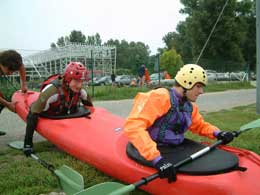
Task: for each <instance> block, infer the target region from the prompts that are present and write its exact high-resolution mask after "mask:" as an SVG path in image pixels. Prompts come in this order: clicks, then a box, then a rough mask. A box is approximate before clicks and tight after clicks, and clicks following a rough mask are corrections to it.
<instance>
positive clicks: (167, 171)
mask: <svg viewBox="0 0 260 195" xmlns="http://www.w3.org/2000/svg"><path fill="white" fill-rule="evenodd" d="M154 166H155V168H156V169H157V170H158V172H159V176H160V178H161V179H162V178H168V182H169V183H171V182H174V181H176V179H177V177H176V169H175V167H174V166H173V164H172V163H171V162H169V161H167V160H166V159H164V158H162V159H161V160H159V161H158V162H157V163H156V164H155V165H154Z"/></svg>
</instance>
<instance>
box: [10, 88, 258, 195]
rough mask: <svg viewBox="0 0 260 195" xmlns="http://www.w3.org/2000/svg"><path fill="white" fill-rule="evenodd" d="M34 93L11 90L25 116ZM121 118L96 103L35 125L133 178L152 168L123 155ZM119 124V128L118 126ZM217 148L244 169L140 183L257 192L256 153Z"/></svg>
mask: <svg viewBox="0 0 260 195" xmlns="http://www.w3.org/2000/svg"><path fill="white" fill-rule="evenodd" d="M38 95H39V93H37V92H30V93H29V94H25V95H24V94H22V93H20V92H16V93H15V94H14V95H13V101H17V102H18V103H17V104H16V111H17V114H18V115H19V116H20V117H21V118H22V119H23V120H25V118H26V115H27V113H28V107H29V105H30V104H31V103H32V102H33V101H35V100H36V98H37V97H38ZM124 121H125V120H124V119H123V118H121V117H119V116H116V115H113V114H111V113H109V112H108V111H106V110H105V109H102V108H96V109H95V112H94V113H93V114H92V115H91V119H88V118H74V119H63V120H51V119H45V118H40V120H39V123H38V126H37V131H38V132H39V133H40V134H41V135H42V136H43V137H45V138H46V139H47V140H49V141H50V142H51V143H53V144H55V145H56V146H57V147H59V148H60V149H62V150H63V151H65V152H67V153H69V154H70V155H72V156H74V157H76V158H77V159H79V160H81V161H84V162H86V163H88V164H91V165H93V166H95V167H96V168H97V169H99V170H101V171H103V172H104V173H106V174H108V175H110V176H112V177H114V178H117V179H119V180H121V181H124V182H126V183H134V182H136V181H138V180H140V178H142V177H146V176H149V175H151V174H153V173H155V170H154V169H152V168H149V167H144V166H142V165H140V164H137V163H136V162H134V161H132V160H131V159H129V158H128V157H127V155H126V152H125V148H126V144H127V142H128V140H127V138H126V137H125V136H124V134H123V133H122V127H123V124H124ZM120 128H121V129H120ZM222 149H224V150H227V151H230V152H232V153H234V154H236V155H237V156H238V158H239V164H240V166H243V167H247V168H248V169H247V171H246V172H241V171H232V172H229V173H225V174H218V175H210V176H189V175H184V174H178V180H177V182H175V183H171V184H168V183H167V180H165V179H163V180H162V179H156V180H154V181H152V182H150V183H149V184H148V185H145V186H143V187H142V189H143V190H145V191H147V192H150V193H151V194H163V195H170V194H178V195H190V194H207V195H209V194H210V195H220V194H221V195H231V194H232V195H245V194H250V195H259V194H260V183H259V180H260V157H259V156H258V155H257V154H255V153H253V152H250V151H248V150H243V149H238V148H233V147H228V146H224V147H222Z"/></svg>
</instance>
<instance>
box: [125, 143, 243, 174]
mask: <svg viewBox="0 0 260 195" xmlns="http://www.w3.org/2000/svg"><path fill="white" fill-rule="evenodd" d="M205 146H206V145H203V144H201V143H198V142H195V141H192V140H189V139H185V140H184V142H183V143H182V144H180V145H177V146H176V145H174V146H173V145H162V146H157V148H158V150H159V151H160V152H161V155H162V156H163V157H164V158H166V159H168V160H169V161H170V162H172V163H173V164H176V163H177V162H180V161H181V160H184V159H186V158H188V157H189V156H190V155H192V154H194V153H195V152H197V151H199V150H201V149H203V148H205ZM126 153H127V155H128V157H129V158H131V159H132V160H134V161H136V162H138V163H140V164H142V165H145V166H149V167H152V162H151V161H147V160H145V159H144V158H143V157H142V156H141V155H140V154H139V152H138V151H137V149H136V148H135V147H134V146H133V144H131V143H130V142H129V143H128V144H127V146H126ZM237 167H239V166H238V158H237V156H236V155H234V154H233V153H230V152H226V151H224V150H221V149H217V148H216V149H214V150H212V151H210V152H209V153H207V154H205V155H203V156H201V157H199V158H198V159H195V160H194V161H192V162H190V163H187V164H186V165H183V166H181V167H179V168H178V172H180V173H185V174H188V175H212V174H220V173H226V172H230V171H233V170H237Z"/></svg>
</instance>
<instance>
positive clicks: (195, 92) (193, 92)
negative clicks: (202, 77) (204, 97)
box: [186, 83, 204, 102]
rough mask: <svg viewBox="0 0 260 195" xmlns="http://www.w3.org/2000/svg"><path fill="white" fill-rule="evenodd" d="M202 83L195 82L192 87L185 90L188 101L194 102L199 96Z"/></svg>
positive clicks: (202, 86)
mask: <svg viewBox="0 0 260 195" xmlns="http://www.w3.org/2000/svg"><path fill="white" fill-rule="evenodd" d="M203 88H204V85H203V84H201V83H196V84H195V85H194V86H193V88H191V89H190V90H187V92H186V96H187V98H188V100H189V101H191V102H196V100H197V98H198V97H199V95H200V94H203V93H204V90H203Z"/></svg>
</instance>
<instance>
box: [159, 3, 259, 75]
mask: <svg viewBox="0 0 260 195" xmlns="http://www.w3.org/2000/svg"><path fill="white" fill-rule="evenodd" d="M225 2H226V0H207V1H205V0H181V3H182V4H183V5H184V8H183V9H181V10H180V12H181V13H183V14H186V15H187V18H186V20H185V21H183V22H180V23H179V24H178V25H177V29H176V32H169V33H167V34H166V35H165V37H164V38H163V40H164V42H165V44H166V48H167V49H169V45H170V46H171V47H173V48H175V49H176V51H177V52H178V53H180V54H181V55H182V56H183V60H184V61H185V62H189V63H191V62H195V61H196V59H197V58H198V56H199V54H200V52H201V50H202V48H203V46H204V44H205V42H206V40H207V38H208V36H209V34H210V32H211V30H212V28H213V26H214V24H215V22H216V20H217V18H218V16H219V14H220V12H221V10H222V8H223V5H224V4H225ZM254 3H255V0H254V1H252V0H243V1H238V0H229V2H228V4H227V6H226V8H225V10H224V12H223V15H222V16H221V18H220V20H219V22H218V24H217V26H216V28H215V30H214V32H213V34H212V36H211V38H210V40H209V42H208V44H207V46H206V48H205V50H204V53H203V55H202V58H204V59H202V61H200V62H203V63H205V64H206V65H207V66H210V67H214V68H215V69H218V70H220V69H221V70H224V71H231V70H232V71H235V70H241V68H242V66H243V64H245V61H251V62H250V64H254V63H253V62H255V60H254V59H255V57H254V54H255V26H254V25H255V14H254V11H253V10H254V9H253V8H254ZM230 61H232V63H229V62H230ZM252 61H253V62H252ZM227 62H228V63H227Z"/></svg>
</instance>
